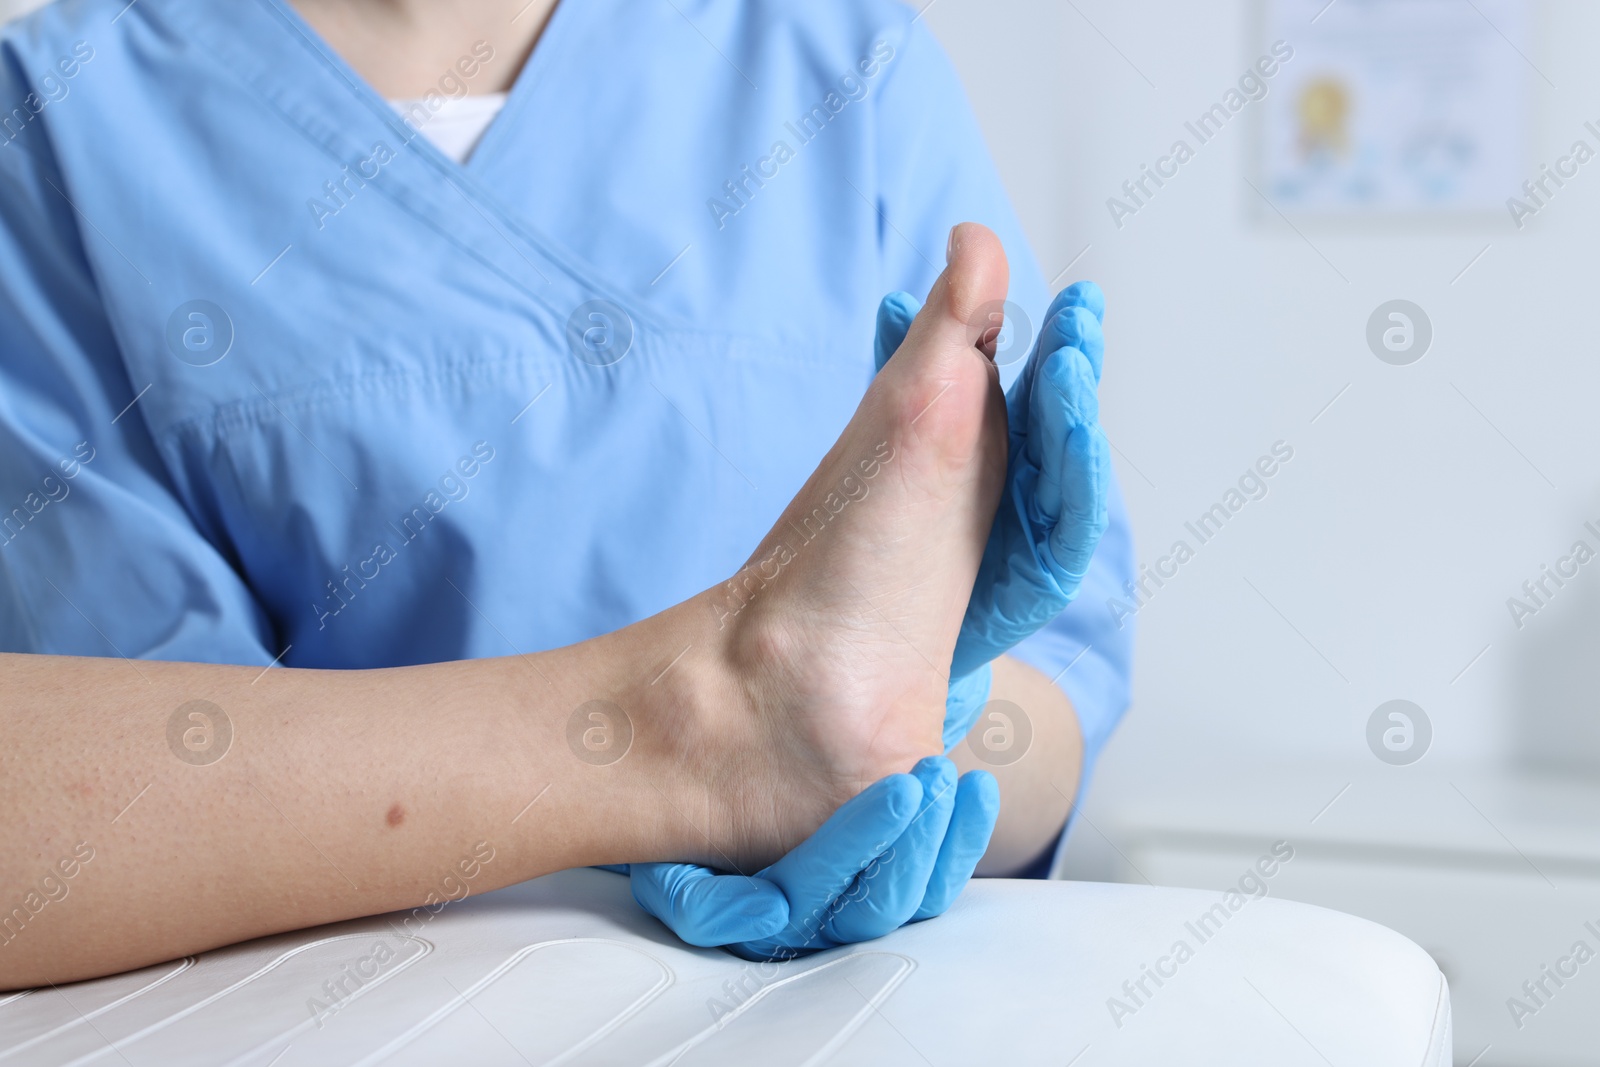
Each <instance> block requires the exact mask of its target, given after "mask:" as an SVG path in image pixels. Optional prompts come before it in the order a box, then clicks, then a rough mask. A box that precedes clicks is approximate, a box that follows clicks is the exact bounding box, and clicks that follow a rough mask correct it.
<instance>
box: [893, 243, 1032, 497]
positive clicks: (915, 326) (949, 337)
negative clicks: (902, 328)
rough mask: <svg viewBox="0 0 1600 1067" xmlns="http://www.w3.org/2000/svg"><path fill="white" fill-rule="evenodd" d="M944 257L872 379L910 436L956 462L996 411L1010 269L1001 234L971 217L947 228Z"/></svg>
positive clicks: (967, 455) (966, 456) (966, 458)
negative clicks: (891, 399) (998, 339)
mask: <svg viewBox="0 0 1600 1067" xmlns="http://www.w3.org/2000/svg"><path fill="white" fill-rule="evenodd" d="M946 258H947V260H948V262H947V265H946V267H945V269H944V272H943V273H942V274H940V275H939V278H938V280H937V281H936V282H934V284H933V288H932V290H930V291H929V293H928V301H927V303H925V304H924V305H923V306H922V310H921V311H919V312H918V313H917V317H916V320H915V321H914V322H912V324H911V329H910V331H909V332H908V333H907V335H906V340H905V342H904V343H903V344H902V345H901V346H900V348H899V350H898V351H897V352H896V354H895V358H894V359H893V360H891V361H889V364H888V366H887V367H885V369H884V371H883V373H882V374H881V375H880V376H879V378H878V382H880V383H882V387H883V388H885V389H887V390H889V391H890V392H891V395H893V396H895V397H896V398H897V404H896V407H897V409H898V414H899V421H900V423H901V425H902V426H906V427H908V429H909V430H910V433H911V440H913V441H916V440H921V441H925V442H929V443H934V442H937V445H936V446H935V447H936V449H937V452H938V453H941V454H947V455H946V458H947V459H949V460H951V461H952V462H955V463H956V464H957V465H958V466H962V465H966V464H967V463H970V461H971V459H972V458H973V457H974V448H975V446H976V445H977V442H978V440H979V437H980V435H982V434H983V432H984V430H985V428H986V427H988V426H989V425H990V424H992V423H994V422H995V417H996V415H997V414H999V415H1000V418H1002V419H1003V414H1001V413H999V411H998V408H997V407H996V405H997V403H999V397H1000V393H999V378H998V372H997V371H996V370H995V367H994V364H993V362H992V355H993V351H994V347H993V346H994V337H995V335H996V334H997V333H998V332H999V328H1000V326H1001V324H1002V322H1003V319H1002V309H1003V308H1004V306H1005V296H1006V287H1007V285H1008V284H1009V281H1010V270H1009V268H1008V267H1007V265H1006V255H1005V250H1004V249H1003V248H1002V247H1001V245H1000V239H999V238H998V237H996V236H995V235H994V233H993V232H992V231H990V230H989V229H988V228H987V227H985V226H981V225H979V224H978V223H975V222H964V223H962V224H961V225H959V226H957V227H955V229H953V230H951V231H950V240H949V245H948V248H947V249H946ZM991 409H995V410H991ZM1002 433H1003V430H1002Z"/></svg>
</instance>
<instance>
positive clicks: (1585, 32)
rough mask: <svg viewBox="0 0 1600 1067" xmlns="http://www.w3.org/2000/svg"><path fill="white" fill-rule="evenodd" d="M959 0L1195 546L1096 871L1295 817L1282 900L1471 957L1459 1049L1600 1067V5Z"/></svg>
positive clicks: (1126, 747)
mask: <svg viewBox="0 0 1600 1067" xmlns="http://www.w3.org/2000/svg"><path fill="white" fill-rule="evenodd" d="M923 17H924V18H925V19H926V20H927V21H928V23H929V24H930V25H931V26H932V27H933V29H934V31H935V32H936V33H937V34H938V35H939V37H940V38H941V39H942V40H943V41H944V43H945V45H946V47H947V48H948V49H949V51H950V52H951V54H952V56H953V58H954V60H955V63H956V65H957V67H958V68H959V69H960V71H961V74H962V77H963V79H964V80H965V82H966V85H967V88H968V91H969V93H970V94H971V97H972V100H973V103H974V106H975V107H976V109H977V112H978V115H979V117H980V119H981V121H982V123H983V125H984V128H985V131H986V133H987V136H988V139H989V145H990V148H991V150H992V151H993V153H994V155H995V157H996V159H997V161H998V164H999V167H1000V170H1001V172H1002V174H1003V176H1004V178H1005V180H1006V183H1007V186H1008V188H1009V189H1010V191H1011V194H1012V197H1013V198H1014V201H1015V203H1016V206H1017V209H1018V211H1019V212H1020V213H1021V215H1022V218H1023V221H1024V223H1025V225H1026V227H1027V229H1028V232H1029V234H1030V235H1031V237H1032V239H1033V242H1034V250H1035V252H1036V253H1037V255H1038V257H1039V260H1040V265H1041V266H1042V267H1043V269H1044V272H1045V275H1046V277H1049V278H1056V277H1057V275H1058V274H1059V275H1060V278H1059V280H1058V282H1057V284H1058V285H1059V284H1065V283H1066V282H1068V281H1071V280H1073V279H1076V278H1079V277H1089V278H1094V279H1096V280H1097V281H1099V282H1100V283H1101V284H1102V285H1103V286H1104V287H1105V290H1106V292H1107V294H1108V301H1109V311H1108V315H1107V322H1106V333H1107V359H1106V374H1105V383H1104V390H1103V396H1104V401H1103V416H1104V422H1105V425H1106V429H1107V432H1108V434H1109V436H1110V438H1111V441H1112V444H1113V446H1114V449H1115V451H1114V453H1113V456H1114V462H1115V464H1116V468H1117V473H1118V476H1119V478H1120V479H1121V482H1122V486H1123V489H1124V491H1125V492H1126V494H1127V498H1128V504H1129V509H1130V511H1131V513H1132V516H1133V523H1134V530H1135V536H1136V539H1137V542H1138V556H1139V559H1140V560H1141V562H1142V563H1143V564H1145V565H1147V566H1149V567H1150V568H1152V570H1156V571H1158V573H1157V575H1156V578H1151V579H1148V580H1146V582H1145V591H1143V592H1141V593H1140V596H1139V599H1138V600H1136V599H1135V598H1134V597H1133V596H1130V597H1129V598H1128V599H1127V603H1126V604H1125V605H1112V606H1108V608H1107V610H1113V611H1126V610H1128V609H1131V608H1137V612H1136V614H1135V615H1133V619H1134V620H1135V622H1136V625H1137V626H1138V627H1139V645H1138V651H1137V666H1136V671H1135V681H1134V704H1133V709H1132V711H1131V712H1130V714H1129V716H1128V718H1127V720H1126V722H1125V723H1124V725H1123V726H1122V728H1121V730H1120V731H1119V733H1118V735H1117V736H1116V737H1114V738H1113V740H1112V742H1111V745H1110V747H1109V748H1108V749H1107V751H1106V754H1105V757H1104V760H1103V762H1102V764H1101V765H1100V767H1099V769H1098V771H1097V773H1096V777H1095V780H1094V782H1093V783H1092V788H1091V790H1090V792H1089V795H1088V798H1087V801H1086V803H1085V804H1084V806H1083V810H1082V812H1081V813H1080V817H1079V819H1078V820H1077V822H1076V823H1075V825H1074V827H1073V830H1072V833H1071V837H1070V839H1069V844H1068V849H1067V856H1066V861H1067V862H1066V869H1065V871H1064V872H1063V873H1065V875H1066V876H1067V877H1073V878H1095V879H1114V880H1120V881H1130V882H1142V881H1149V882H1154V883H1158V884H1172V885H1189V886H1201V887H1221V886H1224V885H1227V884H1230V883H1234V882H1236V881H1237V880H1238V878H1239V876H1240V874H1241V873H1242V872H1243V871H1244V870H1245V868H1246V867H1247V866H1248V865H1249V863H1250V862H1251V861H1252V860H1253V859H1254V858H1255V857H1256V856H1258V855H1260V854H1261V853H1262V852H1263V851H1264V850H1265V848H1266V847H1267V845H1269V844H1270V843H1271V842H1274V841H1278V840H1283V841H1287V842H1289V843H1290V844H1291V845H1292V846H1293V847H1294V849H1295V858H1294V859H1293V860H1292V861H1291V862H1289V863H1287V864H1285V865H1284V867H1283V869H1282V871H1281V872H1280V873H1279V874H1278V875H1277V876H1276V877H1274V878H1273V879H1272V880H1271V885H1270V887H1269V888H1270V892H1271V893H1272V894H1273V895H1276V896H1280V897H1285V898H1290V899H1297V900H1303V901H1308V902H1311V903H1315V904H1321V905H1325V906H1327V907H1332V908H1338V909H1340V910H1343V911H1348V912H1353V913H1356V914H1359V915H1363V916H1366V917H1368V918H1371V919H1373V920H1374V921H1377V922H1380V923H1383V924H1384V925H1387V926H1390V927H1393V928H1395V929H1397V930H1399V931H1401V932H1402V933H1404V934H1406V935H1407V936H1409V937H1411V938H1412V939H1413V940H1415V941H1417V942H1418V943H1419V944H1421V945H1422V946H1423V947H1424V948H1426V949H1428V950H1429V951H1430V952H1432V953H1433V954H1434V956H1435V958H1436V959H1438V961H1439V963H1440V965H1441V966H1442V968H1443V969H1444V970H1445V972H1446V974H1447V975H1448V977H1449V979H1450V982H1451V986H1452V995H1453V999H1454V1004H1455V1020H1456V1045H1455V1049H1456V1057H1457V1059H1456V1062H1457V1063H1458V1064H1460V1065H1466V1064H1469V1063H1470V1064H1475V1065H1480V1067H1490V1065H1547V1064H1548V1065H1558V1064H1559V1065H1566V1064H1579V1063H1585V1064H1592V1063H1594V1062H1596V1056H1597V1055H1600V1054H1597V1053H1596V1051H1595V1050H1596V1038H1597V1037H1600V956H1597V958H1596V960H1595V961H1593V962H1584V963H1579V962H1578V958H1577V957H1578V956H1583V958H1584V959H1585V961H1587V960H1588V953H1600V716H1597V714H1596V711H1597V706H1600V684H1597V683H1600V562H1595V563H1591V564H1589V565H1585V564H1584V563H1581V562H1580V559H1587V558H1588V554H1589V553H1600V461H1597V460H1600V451H1597V445H1600V422H1597V420H1596V418H1595V415H1594V407H1595V399H1596V397H1597V396H1600V388H1597V387H1600V362H1597V361H1596V359H1595V357H1594V352H1595V345H1594V342H1593V341H1592V339H1591V336H1590V329H1589V323H1590V321H1591V312H1592V307H1593V305H1592V299H1593V298H1592V296H1591V292H1592V290H1593V287H1594V280H1595V267H1594V251H1593V236H1594V234H1595V233H1596V232H1597V222H1600V219H1597V213H1600V159H1596V160H1593V161H1591V160H1590V157H1591V156H1593V155H1595V153H1597V152H1600V84H1597V82H1600V70H1597V68H1596V65H1595V64H1594V63H1593V61H1592V59H1591V55H1592V49H1593V46H1594V44H1595V43H1596V42H1597V41H1600V5H1596V4H1593V3H1579V2H1570V3H1561V2H1520V0H1334V2H1332V3H1329V0H1207V2H1205V3H1179V2H1176V0H1161V2H1157V0H994V2H990V3H984V4H978V3H974V2H972V0H935V3H934V4H933V5H931V6H930V7H929V8H927V9H926V14H925V15H924V16H923ZM1276 42H1283V44H1281V45H1278V50H1277V52H1276V53H1275V52H1274V45H1275V43H1276ZM1285 46H1286V47H1285ZM1291 51H1292V56H1291V57H1290V58H1288V59H1283V58H1282V56H1283V54H1284V53H1286V52H1291ZM1262 57H1266V58H1267V59H1268V60H1275V61H1276V62H1266V63H1263V64H1262V66H1260V67H1256V64H1257V62H1258V60H1261V59H1262ZM1268 69H1272V70H1273V74H1272V76H1271V77H1260V78H1258V79H1249V78H1245V75H1246V72H1247V71H1252V70H1254V71H1255V72H1256V73H1260V72H1262V71H1265V70H1268ZM1242 78H1245V80H1244V81H1243V82H1241V79H1242ZM1230 90H1237V93H1236V95H1234V96H1232V97H1231V98H1230V96H1229V91H1230ZM1219 104H1220V105H1221V106H1222V110H1221V111H1220V112H1213V111H1212V108H1213V105H1219ZM1230 104H1232V105H1238V107H1237V110H1233V109H1232V108H1231V107H1230ZM1207 115H1209V116H1210V118H1209V120H1208V121H1207V122H1206V123H1204V124H1202V121H1201V119H1202V116H1207ZM1586 123H1593V126H1592V127H1591V126H1588V125H1586ZM1179 141H1182V142H1184V143H1185V144H1186V145H1187V147H1188V149H1189V150H1190V154H1189V155H1188V156H1187V157H1186V158H1185V161H1183V162H1181V163H1180V162H1179V161H1178V159H1177V158H1176V156H1177V155H1182V153H1175V143H1176V142H1179ZM1580 141H1581V142H1583V143H1584V145H1583V147H1582V148H1581V149H1580V148H1579V147H1578V145H1577V142H1580ZM1580 159H1581V160H1583V161H1584V162H1583V163H1580V162H1579V160H1580ZM1163 160H1166V161H1165V162H1163ZM1563 161H1564V162H1563ZM1147 167H1148V168H1149V171H1147V170H1146V169H1145V168H1147ZM1158 168H1159V170H1158ZM1150 172H1157V173H1158V176H1160V174H1161V173H1163V172H1164V173H1165V174H1168V175H1171V176H1167V177H1161V181H1162V183H1163V184H1160V185H1157V184H1156V182H1155V181H1154V180H1153V179H1150V178H1147V177H1145V175H1146V174H1148V173H1150ZM1174 172H1175V173H1174ZM1549 173H1557V175H1558V177H1559V180H1560V182H1561V184H1559V185H1558V184H1557V182H1556V180H1555V179H1552V178H1549V177H1548V176H1547V175H1548V174H1549ZM1562 175H1567V176H1562ZM1141 178H1144V179H1145V180H1144V182H1143V188H1142V189H1141V187H1140V184H1139V182H1140V179H1141ZM1541 179H1542V185H1543V187H1542V188H1541V186H1540V184H1538V183H1539V182H1540V181H1541ZM1525 181H1527V182H1531V183H1534V184H1533V186H1532V194H1530V193H1529V192H1528V191H1527V190H1525V189H1524V188H1523V183H1524V182H1525ZM1125 182H1129V183H1132V193H1131V194H1130V192H1129V191H1128V189H1127V188H1125V187H1124V183H1125ZM1513 198H1514V200H1515V201H1518V202H1520V204H1519V203H1509V204H1508V200H1512V199H1513ZM1396 301H1404V302H1406V303H1405V304H1396V303H1394V302H1396ZM1391 315H1399V316H1400V317H1399V318H1391ZM1374 322H1376V328H1373V323H1374ZM1386 334H1387V338H1386V337H1385V335H1386ZM1279 442H1281V445H1280V446H1279V447H1280V450H1281V449H1283V448H1284V447H1285V446H1287V447H1288V448H1292V450H1293V457H1292V459H1289V460H1288V461H1286V462H1279V463H1278V464H1277V465H1276V472H1275V473H1274V474H1273V475H1272V476H1271V477H1270V478H1263V479H1261V480H1260V481H1261V482H1262V483H1264V485H1265V489H1266V495H1265V496H1264V497H1260V498H1259V499H1252V497H1253V496H1259V495H1260V492H1261V490H1260V489H1259V488H1257V487H1256V483H1255V482H1254V481H1253V480H1252V481H1249V482H1248V483H1247V485H1246V486H1244V487H1241V485H1240V478H1241V476H1242V475H1245V474H1246V472H1248V471H1250V470H1251V469H1252V468H1253V466H1254V465H1255V464H1256V462H1257V461H1258V459H1260V458H1261V457H1263V456H1271V455H1272V449H1273V446H1274V444H1275V443H1279ZM1267 466H1272V464H1267ZM1230 490H1235V491H1236V495H1235V496H1233V497H1232V498H1230V497H1229V491H1230ZM1216 504H1222V505H1223V507H1224V511H1223V513H1222V514H1223V516H1224V519H1225V521H1223V520H1219V519H1216V518H1213V519H1211V520H1209V521H1208V522H1207V523H1206V524H1204V525H1202V524H1201V522H1200V518H1201V516H1203V515H1205V514H1207V512H1208V511H1209V510H1210V509H1211V508H1212V507H1213V505H1216ZM1590 522H1592V523H1593V526H1592V527H1590V526H1586V523H1590ZM1219 524H1220V525H1221V529H1220V530H1218V529H1217V528H1216V527H1217V525H1219ZM1180 541H1181V542H1184V543H1185V544H1186V545H1187V546H1188V548H1189V549H1190V552H1191V553H1192V555H1190V556H1188V557H1187V558H1186V560H1185V561H1184V562H1181V563H1180V562H1178V561H1177V558H1176V555H1177V554H1176V553H1175V552H1174V548H1175V545H1176V543H1178V542H1180ZM1580 541H1582V542H1584V543H1585V545H1586V549H1585V550H1583V551H1578V550H1577V543H1578V542H1580ZM1163 560H1165V562H1163ZM1563 561H1565V562H1563ZM1547 568H1548V570H1547ZM1560 571H1565V572H1567V574H1568V575H1569V576H1567V577H1561V576H1560V574H1559V573H1558V572H1560ZM1550 573H1557V579H1552V578H1549V577H1547V575H1548V574H1550ZM1157 579H1159V581H1160V584H1159V585H1158V584H1157ZM1541 579H1542V580H1543V589H1542V590H1541V589H1540V588H1539V584H1538V583H1539V582H1540V581H1541ZM1558 580H1559V582H1560V583H1561V584H1557V581H1558ZM1524 582H1529V583H1532V594H1531V595H1530V593H1529V592H1528V590H1525V589H1524V586H1523V583H1524ZM1512 598H1515V600H1516V601H1517V602H1519V603H1520V605H1521V606H1520V607H1518V606H1517V605H1516V604H1512V603H1511V600H1512ZM1391 701H1404V702H1406V703H1404V704H1391V703H1390V702H1391ZM1380 707H1382V708H1383V710H1382V711H1381V712H1380V711H1379V709H1380ZM1395 715H1398V716H1400V717H1399V718H1395V717H1394V716H1395ZM1375 719H1376V722H1375V723H1374V720H1375ZM1586 923H1587V924H1591V925H1586ZM1578 942H1584V943H1585V944H1586V945H1587V949H1588V953H1584V952H1578V953H1576V955H1575V950H1576V947H1577V943H1578ZM1285 948H1286V950H1289V951H1292V950H1293V946H1285ZM1563 959H1565V960H1566V962H1564V963H1563V962H1562V960H1563ZM1547 966H1548V967H1549V968H1551V970H1552V971H1553V972H1554V971H1559V972H1561V973H1564V974H1566V975H1567V977H1563V978H1561V979H1560V983H1561V984H1557V982H1556V981H1554V980H1552V979H1550V978H1547V977H1545V975H1546V973H1547V972H1545V971H1544V970H1543V968H1545V967H1547ZM1574 970H1575V971H1576V974H1572V973H1571V972H1573V971H1574ZM1541 980H1542V981H1543V987H1542V989H1541V987H1540V985H1539V982H1540V981H1541ZM1525 982H1527V983H1529V984H1530V985H1531V987H1532V991H1531V993H1530V992H1529V990H1528V989H1526V988H1524V983H1525ZM1352 1023H1355V1024H1359V1020H1352Z"/></svg>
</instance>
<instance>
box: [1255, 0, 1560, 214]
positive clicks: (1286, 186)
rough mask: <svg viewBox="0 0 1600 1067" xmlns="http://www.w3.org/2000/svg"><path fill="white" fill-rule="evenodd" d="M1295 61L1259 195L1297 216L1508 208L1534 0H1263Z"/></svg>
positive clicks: (1518, 168)
mask: <svg viewBox="0 0 1600 1067" xmlns="http://www.w3.org/2000/svg"><path fill="white" fill-rule="evenodd" d="M1262 3H1263V8H1264V10H1263V15H1262V20H1263V24H1264V25H1263V29H1264V32H1265V39H1266V40H1267V41H1269V42H1272V41H1284V42H1287V44H1288V45H1289V46H1290V47H1292V48H1293V50H1294V54H1293V57H1292V58H1291V59H1290V60H1289V61H1287V62H1285V63H1284V64H1283V66H1282V70H1281V73H1279V75H1278V81H1279V84H1278V85H1277V86H1276V87H1275V91H1274V93H1273V94H1272V96H1271V97H1270V98H1269V99H1267V100H1266V101H1264V105H1265V106H1264V108H1263V111H1262V120H1261V121H1262V128H1261V132H1260V137H1259V141H1258V150H1259V160H1258V166H1257V168H1256V169H1257V173H1258V174H1259V176H1260V178H1261V181H1262V191H1263V192H1265V193H1266V194H1267V195H1268V196H1269V197H1270V198H1271V199H1272V202H1273V203H1274V204H1275V205H1277V206H1278V207H1279V208H1280V209H1281V210H1283V211H1285V212H1288V213H1292V214H1298V215H1311V216H1316V215H1325V216H1339V217H1359V216H1368V215H1397V214H1398V215H1457V214H1462V213H1471V214H1481V213H1489V212H1504V211H1505V210H1506V206H1505V205H1506V198H1507V197H1509V196H1513V195H1518V194H1519V191H1520V189H1521V183H1522V182H1523V181H1524V180H1525V179H1526V178H1527V177H1528V174H1527V173H1525V172H1526V169H1527V161H1528V158H1529V156H1528V139H1529V130H1530V121H1529V108H1530V106H1531V101H1532V99H1533V93H1532V92H1531V87H1532V86H1533V85H1535V84H1543V80H1544V75H1543V74H1542V73H1541V72H1540V71H1539V70H1538V68H1537V67H1536V66H1535V63H1536V59H1535V58H1534V56H1533V53H1532V45H1531V42H1530V39H1531V36H1532V34H1531V25H1530V24H1531V21H1532V19H1531V15H1530V12H1529V11H1528V6H1529V5H1528V3H1527V0H1470V2H1468V0H1333V2H1332V3H1330V2H1329V0H1262Z"/></svg>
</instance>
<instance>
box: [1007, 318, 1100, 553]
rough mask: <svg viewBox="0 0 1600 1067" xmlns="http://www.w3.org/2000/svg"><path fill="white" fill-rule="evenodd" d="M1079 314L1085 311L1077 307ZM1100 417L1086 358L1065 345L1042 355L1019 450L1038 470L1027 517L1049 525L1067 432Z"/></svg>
mask: <svg viewBox="0 0 1600 1067" xmlns="http://www.w3.org/2000/svg"><path fill="white" fill-rule="evenodd" d="M1080 314H1085V315H1086V314H1087V313H1086V312H1080ZM1099 420H1100V398H1099V396H1098V395H1096V393H1095V380H1094V371H1093V370H1092V369H1091V368H1090V366H1089V361H1088V358H1087V357H1085V356H1084V354H1083V353H1082V352H1081V351H1080V350H1078V349H1076V348H1071V347H1064V348H1057V349H1055V350H1054V351H1052V352H1050V353H1049V355H1048V356H1046V357H1045V359H1044V361H1043V363H1042V365H1041V366H1040V368H1039V371H1038V378H1037V379H1036V380H1035V381H1034V383H1033V394H1032V395H1031V396H1030V397H1029V398H1028V438H1027V441H1026V443H1025V446H1024V449H1023V455H1024V458H1025V459H1026V460H1027V463H1028V466H1029V467H1031V468H1032V469H1033V470H1036V471H1038V479H1037V482H1036V484H1034V486H1033V492H1032V499H1031V500H1030V501H1028V505H1029V510H1028V515H1029V518H1030V519H1031V520H1032V521H1034V522H1036V523H1042V524H1043V525H1044V527H1045V528H1046V529H1050V528H1053V527H1054V526H1055V525H1056V524H1057V522H1059V521H1060V520H1061V518H1062V514H1061V508H1062V483H1063V480H1064V479H1065V478H1067V477H1069V476H1070V474H1071V472H1070V471H1069V470H1068V467H1069V466H1070V465H1071V462H1072V460H1073V458H1074V455H1073V453H1072V452H1071V450H1070V449H1069V444H1070V439H1071V437H1072V435H1073V434H1075V433H1081V432H1083V431H1084V430H1085V429H1086V428H1088V427H1093V426H1095V425H1096V424H1097V423H1098V422H1099Z"/></svg>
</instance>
